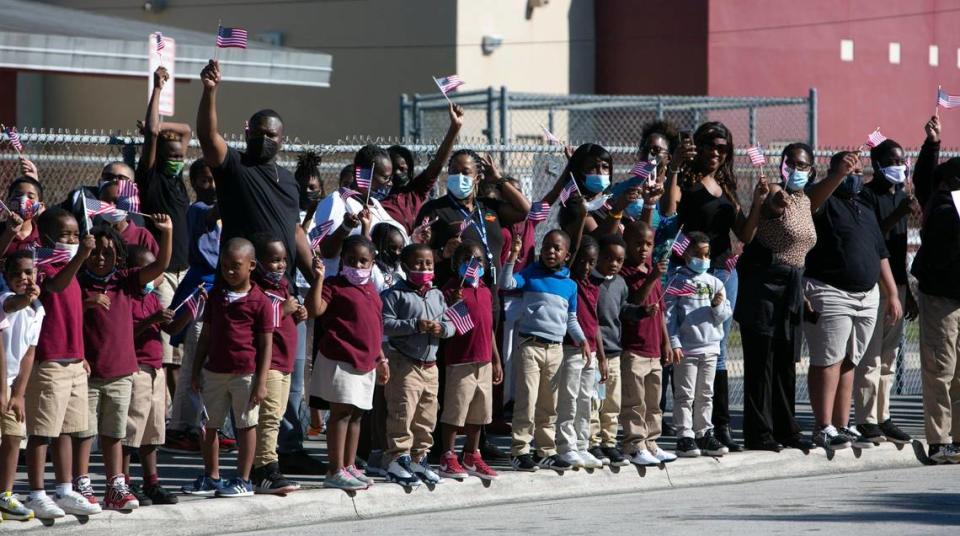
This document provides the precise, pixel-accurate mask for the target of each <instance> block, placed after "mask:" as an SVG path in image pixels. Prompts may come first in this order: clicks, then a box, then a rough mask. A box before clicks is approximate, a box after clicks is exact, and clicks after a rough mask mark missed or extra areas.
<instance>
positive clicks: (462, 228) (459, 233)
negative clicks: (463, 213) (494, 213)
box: [457, 218, 473, 237]
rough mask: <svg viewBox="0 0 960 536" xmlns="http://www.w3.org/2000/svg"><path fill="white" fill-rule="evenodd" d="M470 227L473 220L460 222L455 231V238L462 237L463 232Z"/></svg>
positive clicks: (468, 219) (465, 219) (466, 219)
mask: <svg viewBox="0 0 960 536" xmlns="http://www.w3.org/2000/svg"><path fill="white" fill-rule="evenodd" d="M471 225H473V218H464V220H463V221H461V222H460V228H459V229H457V237H460V236H463V232H464V231H466V230H467V228H469V227H470V226H471Z"/></svg>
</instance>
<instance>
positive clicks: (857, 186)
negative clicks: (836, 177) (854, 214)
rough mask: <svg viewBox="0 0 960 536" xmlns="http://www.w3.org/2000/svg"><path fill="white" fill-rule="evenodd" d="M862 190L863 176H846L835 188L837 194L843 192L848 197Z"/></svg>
mask: <svg viewBox="0 0 960 536" xmlns="http://www.w3.org/2000/svg"><path fill="white" fill-rule="evenodd" d="M862 189H863V175H854V174H852V173H851V174H850V175H847V176H846V178H844V179H843V182H841V183H840V186H838V187H837V191H838V192H843V193H845V194H849V195H857V194H859V193H860V190H862Z"/></svg>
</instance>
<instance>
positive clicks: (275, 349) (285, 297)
mask: <svg viewBox="0 0 960 536" xmlns="http://www.w3.org/2000/svg"><path fill="white" fill-rule="evenodd" d="M200 78H201V82H202V85H203V94H202V98H201V101H200V105H199V111H198V114H197V120H196V125H195V128H196V132H195V134H196V137H197V139H198V140H199V143H200V147H201V149H202V158H200V159H197V160H196V161H194V162H193V163H192V164H191V165H190V167H189V170H188V173H187V175H188V177H189V181H190V185H191V187H192V190H193V192H194V194H195V201H194V202H192V203H191V197H190V194H189V192H188V189H187V187H186V184H185V182H184V177H183V175H184V170H185V168H186V165H185V157H186V150H187V147H188V142H189V141H190V139H191V138H192V136H193V135H194V132H193V128H191V127H190V126H189V125H185V124H175V123H169V122H162V121H161V118H160V115H159V112H158V106H159V92H160V91H161V89H162V88H163V86H164V85H165V84H166V83H169V77H168V75H167V73H166V71H165V70H164V69H163V68H160V69H158V70H157V72H156V73H155V74H154V90H153V93H152V96H151V99H150V103H149V107H148V110H147V114H146V118H145V120H144V121H143V124H142V132H143V136H144V142H143V146H142V151H141V154H140V159H139V162H138V164H137V166H136V169H131V168H130V167H129V166H127V165H126V164H124V163H122V162H111V163H108V164H107V165H106V166H105V167H104V168H103V172H102V174H101V176H100V179H99V182H98V184H97V185H96V186H92V187H79V188H77V189H76V190H74V191H73V192H71V194H70V195H69V196H68V198H67V199H66V200H65V201H63V202H62V203H60V204H59V205H57V204H54V203H51V202H49V201H48V200H46V199H45V198H44V186H43V180H42V175H43V170H42V169H37V166H35V165H34V164H33V163H32V162H31V161H29V160H28V159H26V158H22V159H21V168H22V169H21V173H22V174H21V176H18V177H14V178H13V180H12V181H11V182H10V185H9V187H8V190H7V197H6V201H7V202H6V204H5V206H4V207H2V210H3V211H4V215H3V219H4V223H3V230H2V233H0V251H3V252H4V264H3V280H4V283H3V284H4V288H5V290H4V291H3V293H2V294H0V307H2V314H0V334H2V341H3V345H2V348H0V350H2V354H0V355H2V356H3V358H2V359H0V363H2V364H3V366H0V383H2V384H3V386H4V389H3V390H0V402H2V405H0V433H2V439H0V468H2V469H0V512H2V516H3V519H21V520H23V519H31V518H32V517H34V516H36V517H38V518H43V519H52V518H57V517H61V516H64V515H66V514H75V515H90V514H95V513H98V512H100V511H101V508H108V509H115V510H132V509H134V508H137V507H139V506H146V505H148V504H172V503H175V502H177V495H176V494H174V493H172V492H170V491H169V490H167V489H166V488H164V486H162V485H161V480H160V475H159V470H160V468H159V467H158V464H157V451H158V449H159V448H160V447H161V446H165V447H166V448H169V449H171V450H180V451H187V452H197V451H199V452H201V453H202V458H203V472H202V474H201V475H199V476H198V477H197V478H196V480H195V481H194V482H193V483H192V484H191V485H188V486H185V487H184V488H183V490H182V491H183V493H186V494H192V495H200V496H217V497H244V496H250V495H253V494H254V493H255V492H256V493H272V494H284V493H289V492H291V491H294V490H296V489H298V488H299V485H298V484H297V483H296V482H294V481H292V480H291V479H289V478H287V477H286V476H285V473H291V474H320V473H323V474H325V478H324V486H325V487H330V488H337V489H342V490H350V491H358V490H363V489H366V488H369V487H370V486H371V485H373V483H374V480H373V477H382V478H384V479H386V480H387V481H388V482H392V483H396V484H399V485H401V486H404V487H406V488H413V487H417V486H420V485H422V484H427V485H433V484H436V483H438V482H440V480H441V479H443V478H452V479H464V478H469V477H477V478H481V479H487V480H490V479H495V478H497V472H496V471H495V470H494V469H493V468H491V466H490V465H489V464H488V463H487V461H492V459H493V458H501V457H502V458H503V459H504V460H506V459H509V461H510V462H509V464H510V466H511V467H512V468H513V469H514V470H516V471H536V470H538V469H547V470H552V471H557V472H563V471H567V470H571V469H577V468H593V469H601V468H603V467H604V466H625V465H628V464H634V465H638V466H655V465H659V464H664V463H669V462H672V461H674V460H676V458H677V457H678V456H679V457H696V456H701V455H707V456H717V457H719V456H723V455H726V454H728V453H730V452H736V451H740V450H742V449H743V448H744V447H745V448H746V449H748V450H766V451H780V450H782V449H784V448H796V449H803V450H809V449H811V448H814V447H822V448H825V449H829V450H837V449H843V448H847V447H851V446H854V447H858V448H870V447H872V446H874V445H876V444H879V443H880V442H883V441H889V442H894V443H899V444H903V443H907V442H910V441H911V438H910V437H909V436H908V435H907V434H906V433H904V432H903V431H902V430H901V429H900V428H899V427H898V426H897V424H896V423H895V422H893V420H892V419H891V418H890V394H891V385H892V383H893V378H894V374H895V365H896V353H897V347H898V344H899V341H900V339H901V337H902V335H903V331H904V321H905V320H913V319H917V318H918V319H919V324H920V329H919V333H920V354H921V355H920V357H921V363H922V378H923V407H924V423H925V435H926V439H927V442H928V443H929V452H928V453H929V457H930V459H931V460H933V461H934V462H936V463H960V410H957V409H956V408H957V405H958V404H960V368H958V351H960V283H958V280H957V274H960V208H958V206H957V205H956V201H955V199H956V197H955V196H954V195H953V194H955V193H956V191H957V190H960V158H954V159H950V160H947V161H945V162H942V163H941V162H940V161H939V145H940V129H941V126H940V121H939V118H938V117H933V118H931V119H930V120H929V121H928V122H927V123H926V125H925V131H926V139H925V141H924V143H923V146H922V149H921V151H920V156H919V158H918V159H917V161H916V165H915V166H914V167H913V169H912V170H911V169H908V162H907V160H906V158H905V154H904V150H903V148H902V147H901V145H900V144H898V143H897V142H895V141H893V140H886V141H884V142H882V143H879V144H877V145H875V146H873V147H872V148H871V149H870V163H871V165H872V168H873V169H872V178H870V179H869V180H865V179H864V170H863V164H862V160H861V155H860V154H858V153H857V152H850V151H842V152H838V153H837V154H835V155H833V156H832V158H831V159H830V162H829V166H827V169H822V168H821V169H818V167H817V165H816V162H815V158H814V153H813V150H812V148H811V147H809V146H807V145H806V144H804V143H791V144H789V145H787V146H786V147H785V148H784V149H783V151H782V154H781V155H780V160H779V161H778V162H776V165H775V166H771V167H773V168H775V169H776V171H775V172H773V173H772V174H771V176H767V174H766V173H761V174H759V179H758V180H757V181H756V183H755V186H754V188H753V191H752V193H751V194H750V195H746V196H741V195H739V194H738V191H737V189H738V184H741V183H738V180H737V176H736V175H737V171H738V170H737V169H736V168H735V167H734V139H733V135H732V134H731V132H730V130H729V129H728V128H727V127H725V126H724V125H723V124H721V123H718V122H708V123H704V124H702V125H700V126H699V128H697V129H696V131H695V132H692V133H691V132H687V131H678V130H677V129H676V128H675V127H674V126H673V125H671V124H670V123H668V122H663V121H659V122H654V123H650V124H648V125H646V126H645V128H644V130H643V133H642V138H641V139H640V140H639V160H640V161H641V165H638V166H636V167H634V169H633V171H634V172H636V173H632V175H635V176H630V177H625V178H624V180H621V181H618V182H617V183H612V181H611V175H612V170H613V159H612V157H611V155H610V153H609V152H608V151H607V150H605V149H604V148H603V147H602V146H600V145H597V144H593V143H587V144H584V145H581V146H579V147H576V148H575V149H574V148H569V149H568V150H567V166H566V169H565V170H564V171H563V172H562V173H560V174H559V175H558V176H557V179H556V182H555V184H554V185H553V186H552V187H551V188H550V190H549V191H548V192H547V193H546V195H545V196H543V198H541V199H538V200H530V199H528V198H527V197H526V196H525V195H524V193H523V192H522V190H521V188H520V185H519V183H518V182H517V181H516V180H514V179H512V178H511V177H509V176H506V175H504V174H503V173H502V172H501V171H500V169H498V166H497V165H496V164H495V162H494V160H493V159H492V158H490V157H489V156H482V155H479V154H477V153H475V152H473V151H471V150H467V149H460V150H455V144H456V141H457V136H458V133H459V131H460V128H461V126H462V124H463V118H464V115H463V111H462V110H461V109H460V108H459V107H458V106H457V105H455V104H450V108H449V118H450V127H449V130H448V131H447V134H446V137H445V138H444V140H443V142H442V143H441V144H440V146H439V148H438V149H437V152H436V155H435V156H434V157H433V159H432V160H431V161H430V162H429V164H428V165H427V166H426V167H425V168H423V169H422V170H421V171H420V172H419V173H417V172H416V161H415V159H414V157H413V154H412V153H411V152H410V151H409V150H407V149H406V148H404V147H401V146H394V147H390V148H382V147H378V146H375V145H368V146H365V147H363V148H362V149H361V150H360V151H358V152H357V154H356V156H355V159H354V162H353V164H351V165H348V166H346V167H344V168H343V170H342V171H341V173H340V176H339V178H338V185H339V188H338V189H337V190H336V191H335V192H329V194H328V192H327V191H326V189H325V186H324V183H323V179H322V175H321V172H320V157H319V156H318V155H316V154H313V153H304V154H303V155H301V157H300V159H299V162H298V165H297V168H296V171H295V172H291V171H289V170H287V169H286V168H284V167H283V166H281V165H278V163H277V155H278V152H279V150H280V148H281V146H282V143H283V134H284V125H283V120H282V119H281V117H280V115H279V114H277V113H276V112H274V111H273V110H261V111H259V112H257V113H255V114H254V115H253V116H252V117H251V118H250V119H249V121H248V126H247V131H246V141H247V143H246V148H245V151H244V152H240V151H238V150H236V149H234V148H232V147H231V146H229V145H228V144H227V143H226V142H225V141H224V139H223V137H222V136H221V135H220V133H219V129H218V116H217V96H218V93H219V90H220V69H219V65H218V63H217V62H216V61H211V62H210V63H209V64H208V65H207V66H206V67H205V68H204V69H203V72H202V73H201V77H200ZM644 170H645V171H644ZM444 172H445V179H444V182H445V184H444V185H443V186H444V187H443V188H439V189H438V188H436V186H437V183H438V181H439V180H440V176H441V175H442V174H444ZM438 190H442V191H443V192H444V193H443V194H442V195H439V196H436V195H434V192H435V191H438ZM741 198H748V199H749V206H745V205H741V203H740V199H741ZM552 209H557V211H558V214H557V222H558V227H557V228H553V229H549V230H548V231H547V232H546V233H545V234H544V235H543V238H542V240H541V241H540V243H535V242H536V240H535V236H536V235H537V232H536V231H537V227H538V226H539V225H541V224H543V223H544V222H546V221H551V218H549V217H548V215H549V214H550V213H551V210H552ZM911 215H916V216H919V217H920V219H921V222H922V226H921V229H920V237H921V241H922V244H921V246H920V248H919V251H917V252H916V256H915V259H914V260H913V263H912V266H908V251H907V249H908V248H907V219H908V217H910V216H911ZM731 235H732V236H731ZM734 237H735V238H736V240H734ZM741 248H742V251H741ZM911 273H912V275H913V276H914V278H915V279H916V281H917V284H918V285H917V287H916V289H917V290H918V293H917V294H914V293H913V292H912V291H911V287H910V284H909V281H908V274H911ZM734 320H736V321H737V323H738V325H739V329H740V334H741V338H740V340H741V344H742V347H743V356H744V371H743V372H744V379H743V381H744V389H745V399H744V421H743V445H741V444H740V443H738V442H737V441H735V440H734V437H733V434H732V432H731V428H730V426H731V419H730V409H729V386H728V377H727V370H726V356H727V350H728V344H729V339H730V334H731V325H732V322H733V321H734ZM803 340H806V342H807V347H808V349H809V356H810V367H809V370H808V372H807V378H808V382H809V391H810V400H811V405H812V408H813V414H814V420H815V427H814V429H813V430H812V434H810V435H807V434H804V433H803V431H802V430H801V428H800V426H799V425H798V424H797V420H796V417H795V408H794V406H795V388H796V363H797V362H798V361H799V357H800V345H801V342H802V341H803ZM671 391H672V396H673V418H672V423H671V424H669V425H668V423H666V422H664V420H663V419H662V412H663V406H664V397H666V396H669V393H670V392H671ZM851 404H852V405H853V408H854V420H853V422H851V421H850V406H851ZM308 406H309V408H310V411H309V413H310V415H309V417H308V418H307V417H305V416H302V415H303V413H306V412H305V411H304V412H302V411H301V409H302V408H306V407H308ZM321 412H325V413H326V414H328V417H327V418H326V419H324V418H323V417H322V415H323V413H321ZM507 421H509V423H510V424H509V434H510V435H511V439H512V442H511V446H510V452H509V454H507V453H501V452H500V451H499V449H497V448H496V447H495V446H493V445H492V444H491V442H490V441H489V440H488V438H487V434H488V433H490V434H492V433H494V432H495V431H497V430H500V429H504V428H505V426H506V422H507ZM438 422H439V426H438ZM621 426H622V428H623V433H622V435H621V434H620V427H621ZM321 433H325V436H326V447H327V449H326V455H327V456H326V460H325V462H321V461H320V460H317V459H315V458H312V457H311V456H309V455H308V454H307V453H306V451H305V450H304V447H303V442H304V438H305V437H308V436H310V437H312V436H316V435H319V434H321ZM460 433H463V434H465V436H466V437H465V439H464V441H463V443H462V445H463V446H462V449H461V451H460V452H459V453H458V452H457V447H456V445H457V437H458V434H460ZM664 435H675V436H676V438H677V442H676V448H675V449H674V450H673V452H669V451H668V450H666V449H665V448H661V447H660V446H659V445H658V440H659V439H660V438H661V437H662V436H664ZM94 437H96V438H98V440H99V448H100V451H101V452H102V454H103V462H104V463H103V470H104V473H105V474H104V475H103V476H104V477H105V479H106V482H107V485H106V493H105V495H104V496H103V497H102V500H101V498H98V497H97V496H96V494H95V493H94V490H93V486H92V484H91V479H90V453H91V449H92V446H93V439H94ZM24 439H25V440H26V470H27V474H28V479H29V482H28V484H29V493H28V495H27V497H26V499H25V500H24V501H23V502H21V501H20V500H19V499H18V497H17V496H16V495H14V494H13V493H12V492H13V484H14V477H15V474H16V471H17V460H18V453H19V450H20V447H21V443H22V441H23V440H24ZM49 447H52V453H51V454H52V456H51V458H52V462H53V470H54V476H55V480H54V485H55V488H54V491H53V493H51V494H50V495H48V494H47V491H48V490H49V488H47V487H46V484H45V469H46V467H45V466H46V456H47V449H48V448H49ZM225 448H227V449H233V448H235V449H237V466H236V468H235V474H234V475H233V476H232V477H231V478H227V477H225V476H223V472H222V471H221V468H220V463H219V453H220V451H221V450H222V449H225ZM135 452H136V454H137V458H138V461H139V464H140V466H141V474H142V480H141V481H140V482H138V483H135V482H134V481H133V480H132V479H131V476H130V475H131V470H130V465H131V457H132V454H133V453H135Z"/></svg>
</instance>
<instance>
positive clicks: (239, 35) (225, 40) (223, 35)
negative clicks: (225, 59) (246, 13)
mask: <svg viewBox="0 0 960 536" xmlns="http://www.w3.org/2000/svg"><path fill="white" fill-rule="evenodd" d="M217 48H247V31H246V30H244V29H243V28H225V27H223V26H220V27H219V28H217Z"/></svg>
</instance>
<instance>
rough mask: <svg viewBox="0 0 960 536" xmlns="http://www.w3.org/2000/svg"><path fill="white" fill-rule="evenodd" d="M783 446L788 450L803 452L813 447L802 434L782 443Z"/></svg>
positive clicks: (811, 442)
mask: <svg viewBox="0 0 960 536" xmlns="http://www.w3.org/2000/svg"><path fill="white" fill-rule="evenodd" d="M782 444H783V446H784V447H787V448H790V449H800V450H802V451H804V452H806V451H808V450H811V449H812V448H813V447H814V446H815V445H814V444H813V441H810V440H809V439H807V438H806V436H804V435H803V434H797V435H795V436H792V437H790V438H787V439H786V440H785V441H783V443H782Z"/></svg>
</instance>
